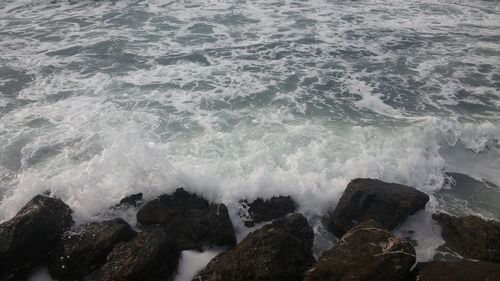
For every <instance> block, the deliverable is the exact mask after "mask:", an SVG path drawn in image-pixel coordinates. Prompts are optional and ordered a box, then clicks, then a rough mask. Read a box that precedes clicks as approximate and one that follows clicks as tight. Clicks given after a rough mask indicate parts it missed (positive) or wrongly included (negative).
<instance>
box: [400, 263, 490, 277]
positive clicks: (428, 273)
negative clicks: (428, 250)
mask: <svg viewBox="0 0 500 281" xmlns="http://www.w3.org/2000/svg"><path fill="white" fill-rule="evenodd" d="M409 280H415V281H496V280H500V265H499V264H497V263H491V262H484V261H478V262H474V261H466V260H463V261H456V262H447V261H431V262H424V263H419V264H418V265H417V267H416V268H415V270H414V271H413V273H412V278H409Z"/></svg>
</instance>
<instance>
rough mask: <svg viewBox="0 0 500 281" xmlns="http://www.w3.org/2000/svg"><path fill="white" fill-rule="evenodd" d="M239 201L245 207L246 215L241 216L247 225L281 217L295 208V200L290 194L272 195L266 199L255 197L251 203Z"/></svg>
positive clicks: (250, 225)
mask: <svg viewBox="0 0 500 281" xmlns="http://www.w3.org/2000/svg"><path fill="white" fill-rule="evenodd" d="M240 203H241V204H242V205H243V206H244V207H246V208H247V210H246V211H247V213H248V216H242V217H243V221H244V223H245V225H246V226H247V227H252V226H254V225H255V224H256V223H260V222H265V221H271V220H274V219H278V218H282V217H284V216H286V215H288V214H289V213H293V212H295V210H296V206H295V202H293V200H292V198H290V196H278V197H276V196H274V197H272V198H271V199H268V200H264V199H262V198H257V199H255V200H254V201H253V202H252V203H248V202H247V201H246V200H242V201H241V202H240Z"/></svg>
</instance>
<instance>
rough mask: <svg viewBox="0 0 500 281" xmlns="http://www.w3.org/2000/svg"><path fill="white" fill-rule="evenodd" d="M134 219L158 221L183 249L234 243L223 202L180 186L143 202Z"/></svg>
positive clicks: (149, 223)
mask: <svg viewBox="0 0 500 281" xmlns="http://www.w3.org/2000/svg"><path fill="white" fill-rule="evenodd" d="M137 221H138V222H139V223H141V224H142V225H153V224H161V225H162V226H163V228H164V229H165V231H166V232H167V233H168V234H169V235H172V236H173V237H175V239H176V241H177V243H178V245H179V247H180V248H181V249H183V250H184V249H198V250H202V249H204V248H208V247H213V246H223V245H229V246H233V245H234V244H235V243H236V237H235V234H234V229H233V224H232V223H231V219H230V218H229V214H228V211H227V208H226V206H225V205H224V204H209V203H208V201H207V200H205V199H204V198H202V197H200V196H197V195H195V194H191V193H188V192H186V191H184V189H182V188H179V189H177V190H176V191H175V192H174V193H173V194H171V195H162V196H160V197H159V198H157V199H155V200H153V201H150V202H148V203H146V204H145V205H144V206H142V208H141V209H140V210H139V211H138V212H137Z"/></svg>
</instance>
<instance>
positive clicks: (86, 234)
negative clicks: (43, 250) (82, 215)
mask: <svg viewBox="0 0 500 281" xmlns="http://www.w3.org/2000/svg"><path fill="white" fill-rule="evenodd" d="M135 235H136V233H135V231H133V230H132V228H131V227H130V226H129V225H128V224H127V223H126V222H125V221H124V220H122V219H113V220H109V221H104V222H93V223H89V224H86V225H83V226H81V227H80V229H79V231H78V233H73V234H68V235H66V237H63V239H62V240H61V241H60V242H59V244H58V245H57V247H56V248H55V250H54V252H53V253H52V257H51V259H50V262H49V273H50V275H51V276H52V277H53V278H55V279H57V280H59V281H63V280H68V281H73V280H82V279H83V277H84V276H85V275H86V274H88V273H90V272H91V271H93V270H95V269H97V268H98V267H100V266H102V265H103V264H104V263H105V262H106V256H107V255H108V254H109V253H110V252H111V250H112V249H113V247H114V246H115V245H116V244H117V243H119V242H124V241H129V240H130V239H132V238H134V236H135Z"/></svg>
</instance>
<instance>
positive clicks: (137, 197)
mask: <svg viewBox="0 0 500 281" xmlns="http://www.w3.org/2000/svg"><path fill="white" fill-rule="evenodd" d="M142 203H143V201H142V193H136V194H132V195H129V196H127V197H125V198H123V199H122V200H120V202H119V203H118V204H117V205H116V207H138V206H140V205H142Z"/></svg>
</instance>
